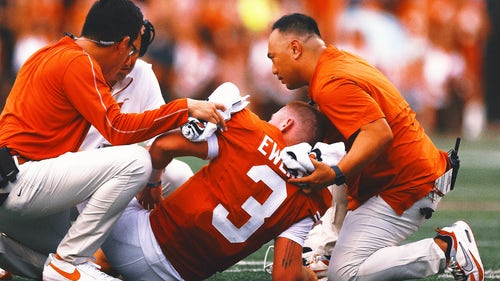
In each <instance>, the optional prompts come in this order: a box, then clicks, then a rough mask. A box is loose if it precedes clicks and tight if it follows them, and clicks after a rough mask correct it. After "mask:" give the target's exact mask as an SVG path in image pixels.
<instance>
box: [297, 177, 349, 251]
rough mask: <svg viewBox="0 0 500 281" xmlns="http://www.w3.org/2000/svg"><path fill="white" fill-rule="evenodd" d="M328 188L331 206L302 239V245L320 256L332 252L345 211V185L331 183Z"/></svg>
mask: <svg viewBox="0 0 500 281" xmlns="http://www.w3.org/2000/svg"><path fill="white" fill-rule="evenodd" d="M328 188H329V189H330V191H331V192H332V197H333V200H332V207H330V208H328V210H326V212H325V214H324V215H323V216H322V217H321V220H320V222H319V223H318V224H316V225H315V226H314V227H313V229H311V231H310V232H309V234H308V235H307V239H306V240H305V241H304V247H308V248H311V250H312V251H313V252H314V254H316V255H320V256H329V255H330V254H331V253H332V250H333V247H335V243H336V242H337V238H338V236H339V231H340V229H341V228H342V224H343V223H344V218H345V215H346V213H347V193H346V192H345V186H344V185H342V186H337V185H332V186H329V187H328Z"/></svg>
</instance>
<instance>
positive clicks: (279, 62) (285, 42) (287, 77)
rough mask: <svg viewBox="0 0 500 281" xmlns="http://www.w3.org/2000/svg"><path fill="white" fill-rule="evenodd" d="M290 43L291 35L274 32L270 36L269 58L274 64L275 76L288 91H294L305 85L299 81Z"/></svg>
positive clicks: (276, 30)
mask: <svg viewBox="0 0 500 281" xmlns="http://www.w3.org/2000/svg"><path fill="white" fill-rule="evenodd" d="M290 42H291V35H288V34H283V33H281V32H280V31H279V30H278V29H275V30H273V31H272V32H271V35H270V36H269V42H268V43H269V44H268V52H267V57H268V58H269V59H271V62H272V64H273V67H272V72H273V74H274V75H276V77H277V78H278V80H280V81H281V83H282V84H285V86H286V87H287V88H288V89H290V90H293V89H297V88H300V87H302V86H303V85H302V84H301V82H300V79H298V78H299V77H298V74H297V71H295V70H294V66H295V65H296V61H295V58H294V56H293V50H292V49H291V45H290Z"/></svg>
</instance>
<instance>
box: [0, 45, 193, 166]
mask: <svg viewBox="0 0 500 281" xmlns="http://www.w3.org/2000/svg"><path fill="white" fill-rule="evenodd" d="M137 94H138V95H143V94H147V93H137ZM187 116H188V110H187V101H186V99H180V100H176V101H173V102H170V103H168V104H166V105H163V106H161V107H160V108H159V109H156V110H151V111H147V112H145V113H144V114H124V113H121V112H120V107H119V106H118V104H117V103H116V102H115V100H114V99H113V97H112V96H111V94H110V87H109V86H108V84H107V83H106V81H105V79H104V76H103V74H102V71H101V68H100V66H99V64H98V63H97V61H95V60H94V58H93V57H92V56H90V55H89V54H88V53H87V52H85V51H84V50H83V49H82V48H81V47H80V46H78V45H77V44H76V43H75V42H74V40H72V39H71V38H69V37H64V38H62V39H61V40H59V42H57V43H55V44H53V45H49V46H47V47H44V48H42V49H40V50H39V51H38V52H36V53H35V54H34V55H32V56H31V57H30V58H29V59H28V60H27V61H26V63H25V64H24V65H23V66H22V68H21V69H20V71H19V73H18V76H17V79H16V81H15V83H14V86H13V87H12V89H11V92H10V95H9V97H8V98H7V102H6V104H5V108H4V110H3V112H2V114H1V115H0V147H1V146H7V147H9V148H10V149H11V150H12V151H13V153H16V154H19V155H20V156H22V157H24V158H27V159H30V160H41V159H46V158H52V157H57V156H59V155H61V154H63V153H65V152H68V151H77V150H78V148H79V147H80V144H81V143H82V141H83V139H84V138H85V136H86V134H87V131H88V129H89V127H90V124H92V125H94V126H95V127H96V128H97V130H99V132H100V133H101V134H102V135H103V136H104V137H105V138H106V139H107V140H108V141H109V142H110V143H111V144H113V145H120V144H131V143H138V142H141V141H145V140H148V139H150V138H152V137H154V136H156V135H158V134H160V133H163V132H165V131H167V130H170V129H173V128H176V127H178V126H180V125H181V124H183V123H185V122H187Z"/></svg>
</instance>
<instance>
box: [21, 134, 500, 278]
mask: <svg viewBox="0 0 500 281" xmlns="http://www.w3.org/2000/svg"><path fill="white" fill-rule="evenodd" d="M432 139H433V140H434V141H435V143H436V144H437V146H438V147H439V148H441V149H443V150H446V151H447V150H448V149H450V148H452V147H453V145H454V143H455V137H454V136H453V137H444V136H435V137H432ZM182 159H183V160H185V161H187V162H188V163H189V164H190V165H191V166H192V167H193V169H194V170H197V169H198V168H199V167H200V166H201V165H203V164H204V163H205V162H204V161H199V160H194V159H192V158H182ZM460 160H461V168H460V172H459V175H458V179H457V183H456V186H455V190H453V191H452V192H450V193H449V194H448V195H447V196H446V197H445V198H444V199H443V200H442V201H441V203H440V206H439V208H438V211H437V212H436V213H435V214H434V215H433V216H432V218H431V219H430V220H429V221H428V222H427V223H426V224H425V225H424V226H423V227H422V228H421V229H420V230H419V231H418V232H417V233H415V234H414V235H413V236H412V237H411V238H410V239H409V240H408V242H411V241H416V240H419V239H422V238H427V237H433V236H434V233H435V232H434V230H433V228H434V227H435V226H440V227H443V226H447V225H449V224H451V223H453V222H455V221H457V220H465V221H467V222H468V223H469V224H470V225H471V227H472V229H473V231H474V235H475V237H476V240H477V243H478V245H479V251H480V253H481V258H482V261H483V264H484V267H485V271H486V280H500V134H499V133H498V132H494V133H493V132H490V133H489V135H487V136H485V137H484V138H482V139H481V140H477V141H468V140H462V143H461V146H460ZM269 245H271V243H269V244H267V245H264V246H263V247H262V248H261V249H260V250H258V251H257V252H255V253H253V254H252V255H250V256H249V257H247V258H246V259H244V260H243V261H241V262H240V263H238V264H236V265H235V266H233V267H231V268H229V269H228V270H226V271H224V272H221V273H218V274H216V275H214V276H212V277H211V278H209V279H208V280H210V281H215V280H221V281H222V280H224V281H228V280H259V281H260V280H271V276H270V275H269V274H268V273H266V272H264V271H263V260H264V254H265V251H266V249H267V247H268V246H269ZM13 280H14V281H29V280H28V279H23V278H19V277H15V278H14V279H13ZM425 280H453V278H452V276H451V275H450V274H443V275H439V276H437V277H431V278H427V279H425Z"/></svg>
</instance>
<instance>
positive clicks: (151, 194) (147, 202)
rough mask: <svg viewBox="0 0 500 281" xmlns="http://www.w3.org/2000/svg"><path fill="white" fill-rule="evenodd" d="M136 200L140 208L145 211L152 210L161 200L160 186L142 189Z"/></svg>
mask: <svg viewBox="0 0 500 281" xmlns="http://www.w3.org/2000/svg"><path fill="white" fill-rule="evenodd" d="M136 197H137V200H138V201H139V203H141V205H142V207H144V209H146V210H152V209H154V208H155V207H156V206H158V204H160V202H161V200H162V199H163V196H162V193H161V184H160V185H158V186H156V187H144V189H143V190H142V191H141V192H139V193H138V194H137V196H136Z"/></svg>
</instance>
